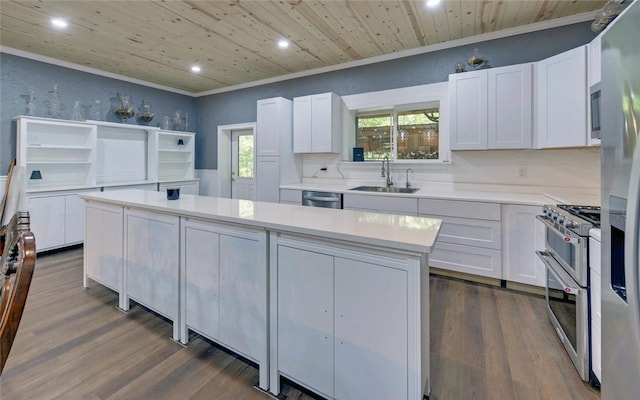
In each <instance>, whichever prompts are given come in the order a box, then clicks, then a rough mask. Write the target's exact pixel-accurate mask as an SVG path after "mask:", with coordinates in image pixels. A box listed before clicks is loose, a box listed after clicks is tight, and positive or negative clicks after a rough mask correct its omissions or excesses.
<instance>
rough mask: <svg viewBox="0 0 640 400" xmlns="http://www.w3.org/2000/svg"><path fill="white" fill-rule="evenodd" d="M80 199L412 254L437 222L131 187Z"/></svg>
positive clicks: (433, 233) (430, 241)
mask: <svg viewBox="0 0 640 400" xmlns="http://www.w3.org/2000/svg"><path fill="white" fill-rule="evenodd" d="M80 197H81V198H83V199H85V200H87V201H97V202H105V203H109V204H115V205H122V206H125V207H137V208H143V209H147V210H151V211H157V212H162V213H169V214H175V215H181V216H188V217H195V218H203V219H212V220H216V221H221V222H229V223H234V224H241V225H247V226H251V227H254V228H263V229H267V230H273V231H281V232H289V233H297V234H303V235H311V236H316V237H322V238H326V239H331V240H338V241H344V242H352V243H358V244H364V245H373V246H380V247H385V248H392V249H397V250H405V251H411V252H418V253H430V252H431V251H432V249H433V245H434V243H435V241H436V238H437V236H438V232H439V231H440V226H441V223H442V221H441V220H439V219H435V218H424V217H413V216H403V215H392V214H378V213H370V212H362V211H352V210H334V209H326V208H315V207H304V206H298V205H291V204H278V203H266V202H257V201H250V200H235V199H227V198H220V197H208V196H193V195H187V194H183V195H181V196H180V199H178V200H167V197H166V193H164V192H151V191H145V190H136V189H129V190H118V191H112V192H101V193H87V194H80Z"/></svg>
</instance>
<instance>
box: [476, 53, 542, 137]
mask: <svg viewBox="0 0 640 400" xmlns="http://www.w3.org/2000/svg"><path fill="white" fill-rule="evenodd" d="M487 72H488V74H489V77H488V78H489V79H488V83H489V92H488V98H489V104H488V108H489V109H488V121H487V122H488V148H490V149H525V148H530V147H531V136H532V132H533V129H532V124H533V113H532V106H533V104H532V103H533V93H532V91H533V79H532V78H533V66H532V64H519V65H511V66H508V67H502V68H493V69H490V70H488V71H487Z"/></svg>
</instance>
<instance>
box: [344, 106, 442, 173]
mask: <svg viewBox="0 0 640 400" xmlns="http://www.w3.org/2000/svg"><path fill="white" fill-rule="evenodd" d="M429 109H438V114H439V121H438V136H439V137H438V158H431V159H406V158H402V159H399V158H398V114H401V113H405V112H408V111H419V110H429ZM376 115H380V116H382V115H389V116H390V117H391V137H390V140H391V144H390V146H391V147H390V149H391V150H390V154H391V157H390V158H389V160H390V161H393V162H399V163H420V164H423V163H424V164H433V163H437V164H440V163H443V162H449V160H450V155H449V154H450V153H449V146H448V142H447V146H446V150H445V151H444V152H443V149H442V140H441V139H442V136H443V135H442V125H441V121H442V105H441V103H440V102H439V101H430V102H426V103H418V104H403V105H397V106H393V107H388V108H381V109H376V110H364V111H357V112H355V114H354V119H353V125H354V127H355V128H354V129H355V135H354V137H353V141H352V144H353V146H357V144H358V140H357V136H358V118H359V117H367V116H376ZM365 151H366V150H365ZM443 153H444V154H445V156H446V158H445V159H443V157H442V156H443ZM383 158H384V157H382V158H379V159H375V160H371V159H369V160H367V159H365V161H364V162H377V161H381V160H382V159H383Z"/></svg>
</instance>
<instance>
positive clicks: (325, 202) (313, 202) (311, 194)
mask: <svg viewBox="0 0 640 400" xmlns="http://www.w3.org/2000/svg"><path fill="white" fill-rule="evenodd" d="M302 205H303V206H309V207H324V208H342V193H332V192H316V191H313V190H303V191H302Z"/></svg>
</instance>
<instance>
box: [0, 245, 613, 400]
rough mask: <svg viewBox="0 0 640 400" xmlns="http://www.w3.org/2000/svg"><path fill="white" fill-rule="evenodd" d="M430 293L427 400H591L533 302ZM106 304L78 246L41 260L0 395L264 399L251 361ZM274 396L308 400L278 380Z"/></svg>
mask: <svg viewBox="0 0 640 400" xmlns="http://www.w3.org/2000/svg"><path fill="white" fill-rule="evenodd" d="M430 289H431V296H430V297H431V305H430V310H431V380H432V381H431V387H432V391H431V396H430V399H431V400H452V399H479V400H482V399H487V400H492V399H500V400H508V399H536V400H540V399H562V400H567V399H580V400H590V399H599V398H600V395H599V392H598V391H596V390H594V389H592V388H590V387H589V386H588V385H586V384H584V383H583V382H582V381H581V380H580V378H579V377H578V375H577V373H576V372H575V370H574V368H573V365H572V364H571V362H570V360H569V358H568V356H567V354H566V353H565V352H564V349H563V348H562V346H561V344H560V342H559V340H558V338H557V337H556V334H555V332H554V331H553V328H552V327H551V325H550V324H549V322H548V318H547V316H546V313H545V309H544V299H542V298H540V297H535V296H531V295H524V294H520V293H515V292H512V291H508V290H504V289H500V288H495V287H489V286H484V285H479V284H472V283H467V282H464V281H461V280H456V279H449V278H442V277H437V276H432V277H431V286H430ZM117 303H118V299H117V295H116V294H115V293H114V292H112V291H110V290H108V289H106V288H104V287H102V286H101V285H98V284H93V285H92V286H91V288H90V289H89V290H85V289H83V288H82V249H73V250H68V251H64V252H60V253H56V254H51V255H46V256H40V257H39V258H38V260H37V263H36V272H35V275H34V280H33V283H32V286H31V292H30V294H29V299H28V300H27V306H26V309H25V313H24V316H23V320H22V323H21V325H20V329H19V331H18V336H17V338H16V341H15V343H14V346H13V349H12V350H11V354H10V355H9V359H8V361H7V364H6V367H5V370H4V373H3V374H2V376H0V399H1V400H22V399H25V400H26V399H29V400H32V399H33V400H37V399H136V400H146V399H153V400H156V399H181V400H182V399H209V400H223V399H234V400H235V399H247V400H253V399H268V398H269V397H268V396H267V395H265V394H264V393H261V392H260V391H258V390H256V389H254V388H253V387H252V386H253V385H255V384H256V383H257V382H258V371H257V369H256V367H255V365H253V364H251V363H248V362H247V361H246V360H243V359H240V358H238V357H235V356H233V355H232V354H230V353H228V352H226V351H224V350H221V349H220V348H218V347H217V346H215V345H214V344H212V343H211V342H209V341H207V340H205V339H203V338H201V337H199V336H197V335H194V336H193V337H192V340H191V341H190V343H189V345H188V346H187V347H183V346H181V345H179V344H177V343H175V342H173V341H172V340H170V336H171V333H172V330H171V324H170V323H168V322H167V321H165V320H163V319H162V318H160V317H158V316H157V315H155V314H153V313H150V312H148V311H146V310H145V309H143V308H141V307H139V306H134V307H132V309H131V310H130V312H129V313H127V314H125V313H122V312H120V311H119V310H117V309H116V307H115V306H116V305H117ZM283 393H284V394H285V395H286V396H287V398H288V399H295V400H306V399H313V398H314V397H313V396H312V395H310V394H309V393H307V392H306V391H302V390H300V389H299V388H296V387H293V386H291V385H288V384H286V383H285V384H283ZM357 400H360V399H357ZM389 400H393V399H389Z"/></svg>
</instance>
